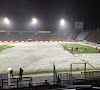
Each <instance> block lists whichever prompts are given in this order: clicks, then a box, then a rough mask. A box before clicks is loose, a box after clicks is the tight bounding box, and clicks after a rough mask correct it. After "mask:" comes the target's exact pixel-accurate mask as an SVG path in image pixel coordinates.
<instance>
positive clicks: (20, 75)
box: [19, 68, 23, 79]
mask: <svg viewBox="0 0 100 90" xmlns="http://www.w3.org/2000/svg"><path fill="white" fill-rule="evenodd" d="M22 74H23V69H22V68H20V71H19V79H22Z"/></svg>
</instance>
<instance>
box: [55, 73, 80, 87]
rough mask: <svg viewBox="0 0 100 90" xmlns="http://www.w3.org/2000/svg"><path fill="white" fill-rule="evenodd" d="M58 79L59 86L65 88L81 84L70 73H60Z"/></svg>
mask: <svg viewBox="0 0 100 90" xmlns="http://www.w3.org/2000/svg"><path fill="white" fill-rule="evenodd" d="M57 79H58V80H57V81H58V84H60V85H65V86H66V85H72V84H73V83H74V82H79V80H78V79H77V78H76V77H74V76H73V75H71V74H70V73H59V74H58V78H57Z"/></svg>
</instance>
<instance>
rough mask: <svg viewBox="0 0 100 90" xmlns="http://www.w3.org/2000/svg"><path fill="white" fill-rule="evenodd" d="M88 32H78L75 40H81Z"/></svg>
mask: <svg viewBox="0 0 100 90" xmlns="http://www.w3.org/2000/svg"><path fill="white" fill-rule="evenodd" d="M88 34H89V32H84V31H83V32H80V33H79V34H78V35H77V37H76V40H77V41H82V40H84V39H85V37H86V36H87V35H88Z"/></svg>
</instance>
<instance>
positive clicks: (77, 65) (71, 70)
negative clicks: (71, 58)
mask: <svg viewBox="0 0 100 90" xmlns="http://www.w3.org/2000/svg"><path fill="white" fill-rule="evenodd" d="M79 64H80V65H82V64H83V65H84V69H79V68H76V71H78V70H84V79H86V63H71V65H70V74H72V72H73V65H75V66H76V67H79ZM74 69H75V68H74Z"/></svg>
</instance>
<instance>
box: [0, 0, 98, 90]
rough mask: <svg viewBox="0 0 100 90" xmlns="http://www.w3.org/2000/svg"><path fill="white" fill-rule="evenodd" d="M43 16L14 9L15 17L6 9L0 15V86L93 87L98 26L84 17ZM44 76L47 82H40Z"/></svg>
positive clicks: (90, 89) (29, 88) (28, 88)
mask: <svg viewBox="0 0 100 90" xmlns="http://www.w3.org/2000/svg"><path fill="white" fill-rule="evenodd" d="M63 1H64V0H63ZM49 2H50V1H49ZM39 4H40V3H39ZM37 6H38V5H37ZM42 9H43V8H42ZM2 10H3V9H2ZM23 10H24V9H23ZM47 11H48V10H47ZM51 11H52V9H51ZM45 13H46V12H45ZM24 14H25V12H24ZM38 14H40V13H38ZM41 15H42V14H41ZM50 15H51V14H50ZM1 16H2V14H1ZM15 16H16V15H15ZM47 16H48V17H45V14H43V16H39V15H37V17H33V18H31V16H30V17H29V16H28V17H29V18H31V20H30V19H29V20H28V17H27V15H26V16H25V15H24V16H21V15H19V17H17V16H16V19H15V21H13V20H14V19H13V18H12V17H13V16H9V14H8V17H0V22H1V23H0V89H1V90H2V89H4V90H5V89H9V90H10V89H17V90H19V89H22V90H40V89H41V90H49V89H50V90H70V88H73V90H85V89H86V90H94V89H95V90H96V88H97V87H99V86H100V84H99V82H100V62H99V60H100V27H99V26H98V25H97V26H92V24H90V22H89V23H88V22H87V21H85V20H86V19H85V18H84V19H83V18H82V19H81V18H80V19H78V20H76V19H74V20H73V19H72V20H69V19H68V17H66V15H64V18H59V19H58V17H59V15H58V17H52V18H51V17H49V15H47ZM41 17H42V19H41ZM25 18H26V19H25ZM43 18H44V19H43ZM42 20H43V21H42ZM26 21H29V22H28V24H27V22H26ZM54 23H55V24H54ZM87 23H88V26H87ZM90 26H91V27H90ZM20 68H22V69H23V78H21V80H20V78H19V69H20ZM11 70H13V77H11V73H10V71H11ZM46 79H47V80H48V82H49V83H50V85H51V86H50V85H49V86H48V85H47V86H46V87H44V86H43V82H44V81H45V80H46ZM94 82H95V83H94ZM39 85H41V86H39ZM92 86H94V87H92ZM95 87H96V88H95ZM59 88H60V89H59ZM63 88H65V89H63Z"/></svg>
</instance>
